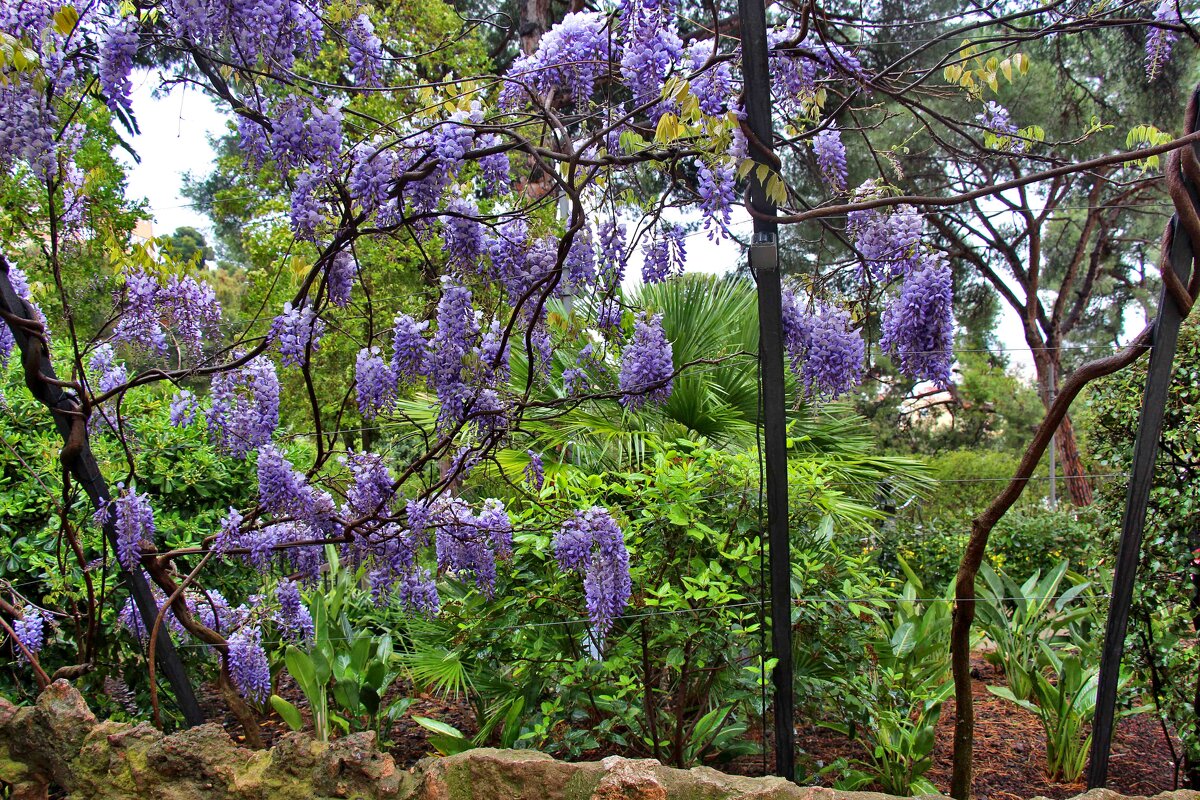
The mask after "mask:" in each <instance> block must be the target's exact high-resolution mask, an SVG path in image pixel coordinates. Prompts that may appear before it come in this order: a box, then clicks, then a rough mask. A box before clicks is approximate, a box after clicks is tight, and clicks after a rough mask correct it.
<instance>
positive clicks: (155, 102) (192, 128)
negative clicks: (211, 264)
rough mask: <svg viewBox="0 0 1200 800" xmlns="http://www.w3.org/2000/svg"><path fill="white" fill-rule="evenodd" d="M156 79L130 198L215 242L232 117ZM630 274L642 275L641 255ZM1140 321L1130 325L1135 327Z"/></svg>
mask: <svg viewBox="0 0 1200 800" xmlns="http://www.w3.org/2000/svg"><path fill="white" fill-rule="evenodd" d="M157 84H158V80H157V76H156V75H154V74H151V73H144V72H143V73H139V74H137V75H135V76H134V91H133V108H134V110H135V112H136V114H137V120H138V125H139V126H140V129H141V134H140V135H138V136H136V137H134V139H133V142H132V144H133V146H134V149H135V150H136V151H137V153H138V155H139V156H141V163H139V164H133V162H132V159H130V158H128V156H127V155H126V154H125V153H124V152H123V151H119V152H120V153H121V155H122V156H123V157H124V161H125V163H127V164H129V165H130V169H129V172H128V176H129V196H130V197H131V198H145V199H146V200H147V201H148V203H149V207H150V212H151V214H152V216H153V220H154V232H155V234H156V235H159V236H162V235H166V234H169V233H171V232H173V231H174V230H175V229H176V228H178V227H180V226H185V225H186V226H190V227H194V228H197V229H199V230H201V231H203V232H204V234H205V236H207V237H208V238H209V239H211V238H212V222H211V221H210V220H209V219H208V218H207V217H206V216H204V215H202V214H199V213H197V212H196V211H195V209H193V208H192V207H191V205H190V204H189V201H188V199H187V198H186V197H184V196H183V195H182V194H181V190H182V188H183V178H184V176H185V175H187V174H188V173H192V174H194V175H197V176H203V175H205V174H207V173H208V171H209V170H211V169H212V164H213V160H214V158H215V157H216V156H215V152H214V151H213V148H212V146H211V145H210V143H209V142H210V140H211V138H212V137H214V136H218V135H220V134H222V133H224V132H225V130H226V123H227V121H228V116H227V115H226V114H224V113H222V111H221V110H220V109H218V107H217V106H216V104H214V103H213V102H212V101H211V100H210V99H209V98H208V97H207V96H206V95H204V94H202V93H200V92H198V91H196V90H195V89H190V88H186V87H183V86H176V87H174V88H173V89H172V90H171V92H170V93H169V94H167V95H165V96H163V97H154V96H153V94H152V88H153V87H154V86H156V85H157ZM749 223H750V219H749V216H748V215H747V214H746V213H745V212H744V211H739V212H738V213H736V214H735V216H734V221H733V226H734V228H735V230H736V231H737V232H738V233H739V234H742V233H745V232H747V231H748V230H749ZM687 250H688V270H689V271H693V270H694V271H698V272H726V271H728V270H730V269H732V268H734V267H735V266H736V265H737V261H738V259H739V258H740V250H739V248H738V246H737V245H736V244H734V243H733V242H729V241H726V242H724V243H723V244H714V243H712V242H709V241H708V238H707V236H706V235H705V234H703V233H701V232H697V233H696V234H694V235H692V236H690V237H688V242H687ZM635 260H636V262H637V263H631V264H630V265H629V272H630V273H633V274H634V275H637V274H638V273H640V270H641V264H640V254H637V255H635ZM1002 306H1003V314H1002V318H1001V322H1000V329H999V338H1000V340H1001V341H1002V342H1003V343H1004V345H1005V346H1006V347H1015V348H1021V347H1023V346H1024V339H1023V337H1022V335H1021V326H1020V320H1019V318H1018V317H1017V315H1016V314H1015V312H1013V311H1012V310H1011V309H1010V308H1009V307H1008V306H1007V305H1005V304H1002ZM1135 325H1136V323H1134V325H1131V326H1130V329H1131V330H1132V329H1135ZM1138 327H1140V326H1138ZM1009 355H1010V356H1011V357H1012V359H1011V360H1012V363H1013V365H1014V366H1015V367H1017V368H1018V369H1019V371H1020V372H1021V373H1022V374H1024V375H1025V376H1026V377H1031V373H1032V370H1031V366H1032V359H1031V358H1030V354H1029V353H1028V351H1026V352H1024V353H1022V352H1020V351H1017V352H1011V353H1009Z"/></svg>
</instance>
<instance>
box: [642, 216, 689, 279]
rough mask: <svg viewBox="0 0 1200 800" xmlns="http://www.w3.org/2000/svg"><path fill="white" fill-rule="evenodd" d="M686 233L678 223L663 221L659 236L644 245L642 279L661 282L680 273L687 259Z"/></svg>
mask: <svg viewBox="0 0 1200 800" xmlns="http://www.w3.org/2000/svg"><path fill="white" fill-rule="evenodd" d="M686 245H687V234H686V233H685V232H684V230H683V228H682V227H681V226H679V225H675V224H672V223H665V224H664V225H663V226H662V231H661V235H660V236H655V237H654V238H652V239H651V240H650V242H649V243H648V244H647V245H646V249H645V252H644V256H645V258H644V260H643V261H642V280H643V281H644V282H645V283H661V282H662V281H665V280H666V279H667V278H670V277H672V276H673V275H682V274H683V269H684V265H685V263H686V261H687V246H686Z"/></svg>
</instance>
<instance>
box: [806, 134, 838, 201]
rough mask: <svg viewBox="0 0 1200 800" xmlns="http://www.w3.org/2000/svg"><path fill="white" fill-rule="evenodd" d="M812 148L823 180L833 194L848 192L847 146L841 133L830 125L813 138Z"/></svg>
mask: <svg viewBox="0 0 1200 800" xmlns="http://www.w3.org/2000/svg"><path fill="white" fill-rule="evenodd" d="M812 146H813V155H815V156H816V158H817V169H818V170H819V171H820V173H821V180H823V181H824V182H825V185H826V186H827V187H829V190H830V191H832V192H835V193H839V194H840V193H841V192H844V191H846V145H844V144H842V133H841V131H839V130H838V129H837V126H836V125H833V124H830V126H829V127H828V128H826V129H825V130H822V131H818V132H817V134H816V135H815V136H813V140H812Z"/></svg>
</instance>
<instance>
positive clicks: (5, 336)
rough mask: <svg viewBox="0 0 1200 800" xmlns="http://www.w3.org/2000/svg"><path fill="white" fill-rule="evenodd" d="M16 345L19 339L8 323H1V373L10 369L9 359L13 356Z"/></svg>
mask: <svg viewBox="0 0 1200 800" xmlns="http://www.w3.org/2000/svg"><path fill="white" fill-rule="evenodd" d="M16 346H17V340H16V339H14V338H13V335H12V331H11V330H9V327H8V325H7V324H4V325H0V373H3V372H4V371H5V370H7V369H8V362H9V359H10V358H12V351H13V348H14V347H16Z"/></svg>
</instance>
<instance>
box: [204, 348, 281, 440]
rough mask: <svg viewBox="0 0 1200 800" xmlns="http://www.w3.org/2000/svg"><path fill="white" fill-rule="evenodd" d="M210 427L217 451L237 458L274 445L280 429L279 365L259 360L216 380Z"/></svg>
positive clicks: (214, 380) (220, 375) (210, 412)
mask: <svg viewBox="0 0 1200 800" xmlns="http://www.w3.org/2000/svg"><path fill="white" fill-rule="evenodd" d="M210 396H211V398H212V406H211V407H210V408H209V410H208V427H209V431H210V433H211V434H212V438H213V439H214V441H215V442H216V444H217V447H218V448H220V449H221V450H223V451H224V452H226V453H228V454H229V455H231V456H234V457H235V458H244V457H245V455H246V454H247V453H249V452H251V451H252V450H257V449H258V448H259V447H261V446H263V445H264V444H267V443H268V442H270V441H271V436H272V434H274V432H275V429H276V428H278V427H279V378H278V377H277V376H276V374H275V365H274V364H273V363H271V360H270V359H268V358H265V357H263V356H256V357H255V358H253V359H251V360H250V361H249V362H248V363H247V364H246V365H245V366H244V367H242V368H241V369H237V370H231V371H228V372H220V373H217V374H216V375H214V376H213V379H212V388H211V391H210Z"/></svg>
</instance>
